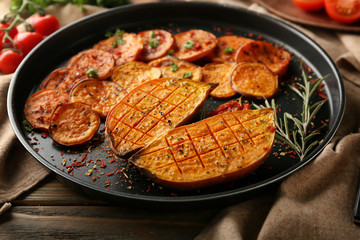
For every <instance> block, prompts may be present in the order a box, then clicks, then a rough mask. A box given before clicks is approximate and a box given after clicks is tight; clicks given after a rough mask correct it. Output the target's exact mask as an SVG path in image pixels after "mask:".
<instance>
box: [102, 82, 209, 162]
mask: <svg viewBox="0 0 360 240" xmlns="http://www.w3.org/2000/svg"><path fill="white" fill-rule="evenodd" d="M209 90H210V86H209V85H208V84H205V83H200V82H194V81H191V80H187V79H182V80H174V79H170V78H163V79H158V80H153V81H150V82H147V83H145V84H143V85H141V86H139V87H137V88H136V89H134V90H132V91H131V92H130V93H129V94H127V95H126V96H125V97H124V98H123V99H122V100H121V101H120V102H119V103H118V104H117V105H116V106H115V107H114V108H113V109H112V111H111V112H110V113H109V115H108V117H107V119H106V131H105V133H106V140H107V143H108V145H109V146H110V147H111V148H112V149H113V150H114V152H116V153H117V154H119V155H122V156H123V155H127V154H129V153H131V152H134V151H136V150H139V149H140V148H142V147H144V146H145V145H146V144H147V143H149V142H150V141H152V140H153V139H155V138H157V137H159V136H161V135H163V134H164V133H166V132H167V131H169V130H170V129H173V128H175V127H176V126H178V125H180V124H183V123H185V122H188V121H189V120H190V119H191V118H192V116H193V114H194V113H195V112H196V111H197V110H198V109H199V107H200V106H202V104H203V103H204V101H205V99H206V98H207V96H208V93H209Z"/></svg>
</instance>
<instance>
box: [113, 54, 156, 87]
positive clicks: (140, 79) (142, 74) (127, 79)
mask: <svg viewBox="0 0 360 240" xmlns="http://www.w3.org/2000/svg"><path fill="white" fill-rule="evenodd" d="M160 76H161V70H160V69H159V68H156V67H151V66H149V65H147V64H146V63H143V62H137V61H135V62H128V63H124V64H121V65H119V66H117V67H115V68H114V69H113V73H112V75H111V79H112V80H113V81H114V82H116V83H118V84H119V85H120V86H121V87H123V88H124V89H125V90H126V91H127V92H130V91H131V90H132V89H134V88H136V87H137V86H139V85H141V84H143V83H145V82H147V81H150V80H153V79H158V78H160Z"/></svg>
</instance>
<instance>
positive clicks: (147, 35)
mask: <svg viewBox="0 0 360 240" xmlns="http://www.w3.org/2000/svg"><path fill="white" fill-rule="evenodd" d="M138 35H139V36H140V37H141V38H142V41H143V50H142V51H141V53H140V55H139V59H140V60H142V61H146V62H147V61H152V60H155V59H158V58H161V57H164V56H165V55H166V54H168V52H169V50H170V48H171V47H172V46H173V44H174V38H173V36H172V34H171V33H169V32H168V31H165V30H162V29H153V30H147V31H142V32H139V33H138Z"/></svg>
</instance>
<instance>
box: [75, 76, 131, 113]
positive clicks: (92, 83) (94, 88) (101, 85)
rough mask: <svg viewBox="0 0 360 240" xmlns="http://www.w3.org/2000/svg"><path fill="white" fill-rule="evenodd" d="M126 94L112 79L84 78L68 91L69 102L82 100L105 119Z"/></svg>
mask: <svg viewBox="0 0 360 240" xmlns="http://www.w3.org/2000/svg"><path fill="white" fill-rule="evenodd" d="M125 94H126V91H125V90H124V89H123V88H122V87H121V86H120V85H119V84H117V83H115V82H112V81H99V80H96V79H93V80H84V81H82V82H80V83H78V84H77V85H76V86H74V88H73V89H72V90H71V92H70V101H71V102H82V103H85V104H88V105H90V106H91V108H92V109H93V110H94V111H95V112H97V113H98V114H99V115H100V117H101V118H103V119H105V118H106V116H107V114H108V113H109V111H110V110H111V108H112V107H113V106H115V105H116V104H117V103H118V102H119V101H120V100H121V99H122V98H123V97H124V96H125Z"/></svg>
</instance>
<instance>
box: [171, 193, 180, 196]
mask: <svg viewBox="0 0 360 240" xmlns="http://www.w3.org/2000/svg"><path fill="white" fill-rule="evenodd" d="M170 195H171V196H173V197H177V196H178V195H177V194H176V193H170Z"/></svg>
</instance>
